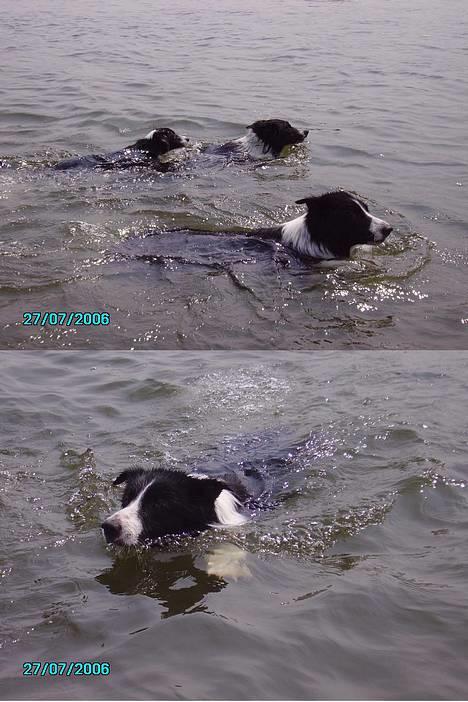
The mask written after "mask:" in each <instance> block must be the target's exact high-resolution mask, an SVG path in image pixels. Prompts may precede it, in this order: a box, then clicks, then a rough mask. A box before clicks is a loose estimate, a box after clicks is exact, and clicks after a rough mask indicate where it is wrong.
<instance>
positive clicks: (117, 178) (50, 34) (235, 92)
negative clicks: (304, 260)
mask: <svg viewBox="0 0 468 702" xmlns="http://www.w3.org/2000/svg"><path fill="white" fill-rule="evenodd" d="M2 10H3V14H2V26H1V28H0V32H1V37H2V44H3V46H4V47H5V49H4V52H3V80H2V87H1V98H2V100H1V109H0V127H1V130H0V131H1V135H0V158H1V161H2V163H3V168H1V169H0V188H1V199H0V218H1V222H0V252H1V253H2V254H3V255H2V256H1V257H0V305H1V342H0V343H1V344H2V347H3V348H15V349H16V348H45V347H49V348H51V347H52V348H70V347H72V348H108V349H112V348H132V347H133V348H140V349H154V348H158V349H187V348H205V349H206V348H219V349H222V348H240V349H247V348H249V349H264V348H285V349H290V348H311V347H314V348H315V347H317V346H318V347H325V348H330V347H331V348H333V347H336V348H348V347H351V348H355V347H357V348H382V347H386V348H466V346H467V342H466V329H467V318H468V315H467V312H466V271H467V263H468V249H467V222H468V207H467V199H466V195H465V189H466V186H467V169H466V163H467V158H468V153H467V146H466V119H465V116H466V107H467V101H466V94H467V78H466V35H467V29H468V28H467V19H466V12H465V3H464V2H463V0H450V2H444V3H440V2H436V1H435V0H413V1H412V2H411V3H408V2H406V1H405V0H394V1H393V2H391V3H390V2H383V1H382V0H380V1H378V2H376V1H375V0H354V1H353V0H345V1H343V2H330V1H329V0H312V1H310V2H305V1H303V0H288V2H286V3H284V2H283V3H281V4H277V3H260V4H257V6H255V7H254V6H253V5H252V3H247V2H243V1H242V2H238V1H237V0H236V1H234V0H223V2H216V3H215V2H212V1H209V2H205V3H203V4H202V5H201V6H200V5H199V4H197V5H196V6H195V5H194V4H193V3H191V2H187V1H186V0H176V1H175V2H172V3H171V4H170V6H168V5H167V4H165V3H158V2H149V0H148V1H145V0H137V1H136V2H131V3H129V2H124V0H110V1H109V2H106V3H95V2H90V1H89V0H79V1H78V2H75V3H73V5H70V4H69V3H58V2H55V1H54V0H38V1H37V2H35V3H34V4H33V5H31V3H29V2H26V0H15V1H14V2H13V1H12V0H6V1H5V2H4V3H3V6H2ZM266 117H283V118H286V119H290V121H291V122H292V123H293V124H295V125H296V126H298V127H300V128H308V129H310V134H309V138H308V141H307V146H306V145H303V146H301V147H300V148H297V149H296V150H295V151H294V152H293V153H291V154H290V155H289V156H288V157H287V158H285V159H280V160H277V161H275V162H272V163H269V164H266V165H263V166H261V167H254V166H252V165H250V166H248V165H243V166H242V165H239V164H233V163H231V164H227V163H224V162H221V163H218V164H211V165H209V166H208V164H206V163H204V164H202V163H199V164H198V165H197V166H196V167H190V168H182V169H181V170H180V171H178V172H177V173H176V174H165V175H162V176H161V175H157V174H154V173H142V172H133V173H132V172H120V173H119V172H105V173H91V172H86V171H85V172H73V173H71V172H68V173H63V172H53V171H51V170H50V169H49V166H50V165H52V164H54V163H56V162H57V161H58V160H59V159H61V158H64V157H66V156H69V155H72V154H76V153H79V154H85V153H93V152H94V153H96V152H103V151H112V150H115V149H118V148H120V147H122V146H124V145H125V144H129V143H132V142H133V141H135V140H136V139H137V138H138V137H140V136H142V135H144V134H145V133H146V132H147V131H148V130H149V129H151V128H154V127H155V126H163V125H166V126H171V127H172V128H174V129H175V130H176V131H179V132H180V133H185V134H189V135H191V136H192V137H194V139H195V140H196V141H197V142H198V143H209V142H222V141H225V140H228V139H231V138H234V137H237V136H240V135H242V134H243V133H244V129H245V126H246V125H247V124H250V123H251V122H252V121H253V120H255V119H258V118H266ZM339 187H342V188H346V189H350V190H352V191H354V192H356V193H358V194H359V195H360V196H362V197H365V198H366V199H368V201H369V204H370V207H371V210H372V211H374V212H375V214H376V215H378V216H381V217H384V218H386V219H388V220H389V221H390V222H391V223H392V225H393V226H394V227H395V233H394V234H392V236H391V238H390V239H389V240H388V242H387V244H386V245H385V246H383V247H381V249H380V251H379V252H378V253H377V254H376V257H375V259H374V262H373V264H366V265H363V264H360V263H356V264H355V265H350V264H346V265H343V266H340V267H339V268H338V270H331V271H330V270H328V269H325V270H320V269H317V268H314V267H312V268H311V267H310V266H308V265H304V264H301V263H300V262H294V263H293V264H292V265H291V266H289V267H287V266H281V265H280V266H278V265H277V264H276V262H275V261H274V260H272V258H271V257H270V258H268V257H263V256H262V255H259V256H258V257H257V258H255V257H252V256H251V257H249V256H244V255H243V253H242V252H240V255H239V260H238V261H237V262H236V263H232V261H230V260H229V256H228V260H226V255H225V253H226V252H224V251H223V250H222V249H221V250H220V249H216V251H215V252H214V255H215V256H216V258H217V263H218V264H220V266H218V267H217V268H213V265H212V264H211V262H210V261H206V260H200V257H195V259H194V262H192V263H188V264H182V263H180V262H177V261H174V260H168V261H167V262H165V263H163V264H162V265H159V266H147V265H145V264H144V263H141V262H140V263H138V262H122V261H116V260H115V252H116V250H118V249H119V246H120V245H121V243H122V241H125V240H126V239H127V238H129V237H131V236H143V235H144V234H145V233H146V232H147V231H148V230H149V229H157V230H169V229H174V228H180V227H202V228H207V227H208V228H209V229H216V228H221V229H229V230H231V229H239V228H243V227H256V226H269V225H271V224H273V223H279V222H283V221H286V220H288V219H291V218H292V217H294V216H297V215H298V214H299V213H301V211H302V210H301V208H300V207H298V206H296V205H294V201H295V200H296V199H298V198H301V197H304V196H305V195H308V194H310V193H321V192H323V191H326V190H330V189H334V188H339ZM175 246H176V247H179V248H180V249H181V250H182V251H181V253H182V254H184V253H185V249H184V247H185V243H184V241H175ZM38 310H39V311H46V310H51V311H55V312H58V311H67V312H70V311H74V310H80V311H83V310H85V311H98V312H107V313H110V314H111V316H112V322H111V324H110V325H109V326H108V327H105V328H97V329H92V328H91V329H90V328H87V327H71V328H66V327H65V328H54V327H43V328H41V327H37V328H32V329H31V328H30V327H24V326H22V320H23V313H24V312H25V311H38Z"/></svg>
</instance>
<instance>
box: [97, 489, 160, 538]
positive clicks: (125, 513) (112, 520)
mask: <svg viewBox="0 0 468 702" xmlns="http://www.w3.org/2000/svg"><path fill="white" fill-rule="evenodd" d="M150 485H151V483H149V485H147V486H146V487H145V488H144V489H143V490H141V492H140V493H139V494H138V496H137V497H136V498H135V499H134V500H132V502H130V504H128V505H127V506H126V507H123V509H119V510H118V511H117V512H114V514H111V516H110V517H108V518H107V519H106V520H105V522H104V524H103V529H104V533H105V531H106V528H107V529H109V528H110V529H116V530H117V531H118V532H119V533H118V536H117V537H116V538H115V539H114V540H113V543H115V544H118V545H119V546H136V544H137V543H138V539H139V537H140V536H141V534H142V532H143V523H142V521H141V518H140V513H139V508H140V503H141V500H142V498H143V495H144V494H145V492H146V490H147V489H148V488H149V486H150Z"/></svg>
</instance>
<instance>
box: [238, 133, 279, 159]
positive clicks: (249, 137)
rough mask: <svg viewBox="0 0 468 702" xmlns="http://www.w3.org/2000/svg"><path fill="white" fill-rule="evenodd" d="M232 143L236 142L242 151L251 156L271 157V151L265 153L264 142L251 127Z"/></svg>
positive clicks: (259, 157)
mask: <svg viewBox="0 0 468 702" xmlns="http://www.w3.org/2000/svg"><path fill="white" fill-rule="evenodd" d="M234 143H235V144H238V145H239V146H240V148H241V149H242V151H244V152H245V153H246V154H247V155H248V156H250V157H251V158H256V159H262V158H263V159H271V158H273V156H272V155H271V151H268V152H267V153H265V150H266V149H265V144H264V143H263V141H262V140H261V139H259V138H258V136H257V135H256V134H255V132H254V131H253V130H252V129H249V130H248V132H247V134H246V135H245V136H243V137H240V139H234Z"/></svg>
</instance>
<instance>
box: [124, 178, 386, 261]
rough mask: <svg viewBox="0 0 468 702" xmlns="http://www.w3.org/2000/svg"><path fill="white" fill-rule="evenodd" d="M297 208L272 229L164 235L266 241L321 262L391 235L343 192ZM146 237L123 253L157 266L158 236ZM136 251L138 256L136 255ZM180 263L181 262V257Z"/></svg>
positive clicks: (307, 201) (304, 202)
mask: <svg viewBox="0 0 468 702" xmlns="http://www.w3.org/2000/svg"><path fill="white" fill-rule="evenodd" d="M296 204H298V205H306V207H307V211H306V213H305V214H302V215H300V216H299V217H296V218H295V219H292V220H290V221H289V222H285V223H284V224H280V225H277V226H274V227H268V228H262V229H250V230H244V231H235V232H229V231H207V230H195V229H183V230H172V231H168V232H164V234H166V235H168V236H172V237H173V238H174V241H175V240H176V239H175V237H176V235H177V233H179V234H182V233H183V234H184V235H189V236H194V235H210V236H231V237H239V236H244V237H248V238H250V239H252V240H253V239H259V240H265V241H268V240H269V241H271V242H276V243H278V244H281V245H282V246H283V247H284V248H285V249H287V250H288V249H289V250H290V251H292V252H293V253H295V254H298V255H299V256H300V257H301V258H305V259H307V260H311V261H320V260H333V259H338V260H339V259H346V258H349V257H350V255H351V249H352V248H353V246H356V245H363V244H371V245H375V244H380V243H381V242H383V241H384V240H385V239H386V238H387V237H388V235H389V234H390V233H391V232H392V231H393V228H392V226H391V225H390V224H388V222H386V221H385V220H383V219H379V218H378V217H375V216H374V215H371V214H370V212H369V208H368V206H367V204H366V203H365V202H364V201H363V200H362V199H361V198H359V197H358V196H357V195H354V194H352V193H349V192H346V191H342V190H338V191H334V192H329V193H325V194H323V195H315V196H313V195H311V196H309V197H305V198H302V199H300V200H296ZM149 234H150V235H149V236H147V237H145V238H143V239H141V238H140V239H139V240H137V241H135V240H133V241H132V240H129V241H128V242H127V243H126V246H125V249H126V251H127V252H128V249H129V246H130V247H133V250H134V253H133V255H132V258H134V257H136V258H137V259H141V260H146V261H148V262H155V263H157V262H160V261H162V260H163V259H164V256H162V255H161V252H160V251H158V250H157V246H158V244H157V235H158V234H161V232H150V233H149ZM151 235H155V236H154V237H153V236H151ZM153 241H154V245H153ZM138 248H139V249H140V253H137V251H138ZM170 258H174V260H177V255H176V256H175V257H174V256H172V255H171V256H170ZM180 260H181V261H182V262H183V260H184V259H183V254H182V256H181V257H180Z"/></svg>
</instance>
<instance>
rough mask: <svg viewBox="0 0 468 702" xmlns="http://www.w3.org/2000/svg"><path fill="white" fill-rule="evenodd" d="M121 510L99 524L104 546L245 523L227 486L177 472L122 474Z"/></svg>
mask: <svg viewBox="0 0 468 702" xmlns="http://www.w3.org/2000/svg"><path fill="white" fill-rule="evenodd" d="M121 484H124V485H125V487H124V492H123V495H122V509H120V510H118V511H117V512H115V513H114V514H112V515H111V516H110V517H108V518H107V519H106V520H105V521H104V522H103V524H102V525H101V527H102V529H103V532H104V536H105V538H106V541H107V543H113V544H117V545H119V546H135V545H136V544H138V543H142V542H145V541H151V540H154V539H157V538H158V537H161V536H165V535H168V534H183V533H194V532H199V531H202V530H203V529H207V528H208V527H209V526H215V525H225V526H234V525H239V524H242V523H244V522H245V521H246V517H245V516H244V515H243V514H242V513H241V512H240V511H239V510H240V508H241V503H240V501H239V500H238V499H237V497H236V496H235V495H234V493H233V492H232V491H231V490H230V489H229V488H228V486H227V484H226V483H224V482H223V481H221V480H217V479H215V478H209V477H205V476H194V475H186V474H185V473H182V472H180V471H175V470H150V471H147V470H143V469H142V468H136V469H133V470H125V471H123V473H121V474H120V475H119V476H118V477H117V478H116V479H115V480H114V485H121Z"/></svg>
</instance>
